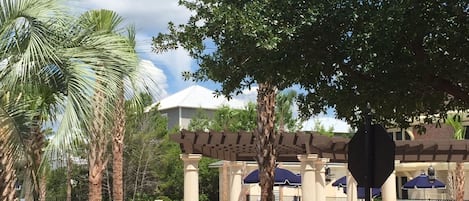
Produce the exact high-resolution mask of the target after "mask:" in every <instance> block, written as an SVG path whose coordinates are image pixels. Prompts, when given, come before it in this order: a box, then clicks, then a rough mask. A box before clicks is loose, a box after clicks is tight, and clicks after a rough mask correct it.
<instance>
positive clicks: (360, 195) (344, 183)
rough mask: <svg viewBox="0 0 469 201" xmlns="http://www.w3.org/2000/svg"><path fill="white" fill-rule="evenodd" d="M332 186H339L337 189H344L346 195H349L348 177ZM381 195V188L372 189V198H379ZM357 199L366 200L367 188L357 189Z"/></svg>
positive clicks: (338, 180)
mask: <svg viewBox="0 0 469 201" xmlns="http://www.w3.org/2000/svg"><path fill="white" fill-rule="evenodd" d="M332 186H337V187H342V188H344V193H347V177H346V176H343V177H341V178H339V179H337V180H336V181H334V183H332ZM380 194H381V189H380V188H372V189H371V196H372V197H377V196H379V195H380ZM357 197H358V199H364V198H365V188H364V187H357Z"/></svg>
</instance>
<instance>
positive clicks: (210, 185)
mask: <svg viewBox="0 0 469 201" xmlns="http://www.w3.org/2000/svg"><path fill="white" fill-rule="evenodd" d="M217 161H218V160H217V159H212V158H208V157H202V159H201V160H200V162H199V200H200V201H216V200H218V199H219V198H220V194H219V190H220V189H219V183H218V182H219V176H218V175H219V173H218V168H210V167H209V165H210V164H211V163H215V162H217Z"/></svg>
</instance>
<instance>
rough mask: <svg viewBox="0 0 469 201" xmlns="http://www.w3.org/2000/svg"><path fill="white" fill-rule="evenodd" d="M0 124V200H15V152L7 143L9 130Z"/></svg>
mask: <svg viewBox="0 0 469 201" xmlns="http://www.w3.org/2000/svg"><path fill="white" fill-rule="evenodd" d="M2 126H4V125H3V124H0V201H13V200H15V197H16V193H15V182H16V170H15V166H14V164H15V160H14V153H13V150H12V149H11V147H9V146H8V143H7V140H8V139H7V138H8V137H7V135H8V133H7V132H4V130H3V129H6V128H2Z"/></svg>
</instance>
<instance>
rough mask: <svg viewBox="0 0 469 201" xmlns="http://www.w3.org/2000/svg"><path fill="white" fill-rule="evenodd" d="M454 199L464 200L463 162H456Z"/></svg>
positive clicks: (457, 200)
mask: <svg viewBox="0 0 469 201" xmlns="http://www.w3.org/2000/svg"><path fill="white" fill-rule="evenodd" d="M455 174H456V201H463V200H464V163H462V162H457V163H456V171H455Z"/></svg>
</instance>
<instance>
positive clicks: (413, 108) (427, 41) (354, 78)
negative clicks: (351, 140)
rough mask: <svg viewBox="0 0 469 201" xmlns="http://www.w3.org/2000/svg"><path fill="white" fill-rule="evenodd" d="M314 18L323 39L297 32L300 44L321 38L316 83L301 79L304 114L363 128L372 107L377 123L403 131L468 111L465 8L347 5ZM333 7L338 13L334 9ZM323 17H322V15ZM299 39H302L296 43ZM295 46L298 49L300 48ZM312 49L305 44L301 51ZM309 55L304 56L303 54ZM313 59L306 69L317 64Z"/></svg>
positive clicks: (412, 3) (468, 18) (454, 4)
mask: <svg viewBox="0 0 469 201" xmlns="http://www.w3.org/2000/svg"><path fill="white" fill-rule="evenodd" d="M328 3H333V5H329V6H327V8H333V9H332V10H330V11H329V12H320V13H321V14H320V16H319V17H320V19H321V20H325V21H327V22H328V23H327V25H321V24H314V25H313V26H315V27H317V26H319V27H318V28H321V26H322V27H324V28H326V27H327V26H329V27H331V28H332V29H329V30H330V32H331V34H330V35H329V36H327V35H324V34H318V33H317V32H312V31H309V30H308V29H304V30H302V33H301V34H302V36H307V35H310V36H315V37H325V38H326V40H322V42H325V43H326V44H325V45H326V46H325V47H327V48H328V49H330V50H331V51H330V52H329V53H327V54H326V55H323V56H322V57H323V59H321V60H320V61H321V62H322V63H321V65H318V66H320V68H319V69H320V71H321V74H322V75H323V76H320V77H319V80H315V79H311V77H312V76H311V75H316V74H317V70H316V69H313V68H310V69H308V71H310V73H309V72H306V73H304V74H303V75H304V77H303V78H302V80H301V85H302V86H304V87H305V88H306V89H307V90H309V93H308V94H307V95H306V96H304V97H303V98H302V101H303V103H304V107H303V108H302V109H303V111H305V112H313V113H315V112H316V111H317V108H322V107H325V106H334V107H335V109H336V111H337V115H338V117H340V118H347V119H348V121H349V122H351V123H358V122H359V121H360V120H361V117H360V116H361V115H362V114H361V113H360V112H361V111H362V110H363V109H364V108H366V105H367V103H370V104H371V106H372V108H373V109H375V116H376V117H377V121H378V122H383V123H393V124H394V123H397V124H398V125H399V126H401V127H408V126H409V123H410V122H412V121H413V120H414V119H413V118H412V117H418V116H419V115H428V118H427V119H426V120H425V121H424V122H422V123H431V122H433V121H434V120H435V117H434V116H432V115H433V114H440V117H444V116H445V113H446V111H448V110H457V109H465V108H467V107H468V104H469V96H468V92H469V79H468V78H467V76H465V75H467V74H468V73H469V68H467V67H468V66H469V54H467V52H468V51H469V40H468V33H469V23H468V22H469V13H468V12H469V11H468V8H469V4H468V3H467V1H451V2H449V1H416V0H407V1H399V2H396V1H369V2H363V1H345V2H341V5H340V6H338V5H339V3H337V2H334V1H332V2H330V1H329V2H328ZM334 5H336V6H334ZM325 11H326V10H325ZM302 36H300V37H302ZM298 45H301V44H300V43H298ZM311 47H315V46H314V44H311V43H310V42H306V43H303V45H301V46H299V49H300V50H301V51H304V50H306V48H311ZM307 52H309V51H304V54H307ZM312 58H313V57H311V58H309V57H307V59H308V60H309V63H318V62H317V60H313V59H312Z"/></svg>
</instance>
